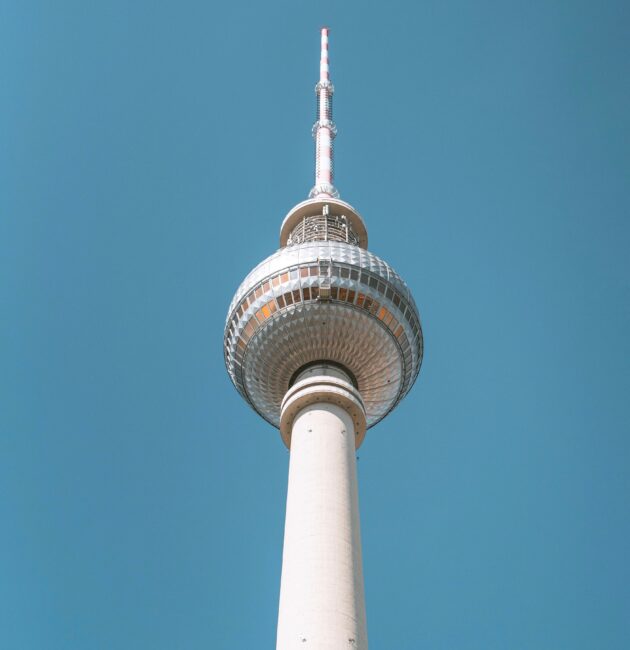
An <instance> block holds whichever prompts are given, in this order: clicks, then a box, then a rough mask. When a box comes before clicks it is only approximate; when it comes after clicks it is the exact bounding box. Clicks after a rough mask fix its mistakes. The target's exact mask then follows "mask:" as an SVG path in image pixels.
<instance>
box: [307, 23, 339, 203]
mask: <svg viewBox="0 0 630 650" xmlns="http://www.w3.org/2000/svg"><path fill="white" fill-rule="evenodd" d="M321 35H322V48H321V56H320V60H319V81H318V83H317V85H316V86H315V95H316V96H317V113H316V116H315V124H313V137H314V138H315V186H314V187H313V189H312V190H311V191H310V194H309V198H311V199H314V198H317V197H320V196H324V197H331V198H338V197H339V192H338V191H337V189H336V188H335V186H334V185H333V140H334V139H335V136H336V135H337V127H336V126H335V123H334V122H333V118H332V98H333V93H334V92H335V88H334V86H333V85H332V82H331V81H330V74H329V68H328V27H322V32H321Z"/></svg>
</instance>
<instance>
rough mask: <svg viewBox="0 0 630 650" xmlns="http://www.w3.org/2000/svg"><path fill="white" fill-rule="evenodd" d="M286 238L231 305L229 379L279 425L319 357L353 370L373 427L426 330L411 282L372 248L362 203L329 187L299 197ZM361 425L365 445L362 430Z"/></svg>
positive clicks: (414, 367) (408, 371)
mask: <svg viewBox="0 0 630 650" xmlns="http://www.w3.org/2000/svg"><path fill="white" fill-rule="evenodd" d="M280 243H281V246H282V247H281V248H280V249H279V250H277V251H276V252H275V253H274V254H273V255H271V256H269V257H268V258H267V259H265V260H263V261H262V262H261V263H260V264H258V266H256V267H255V268H254V269H253V270H252V271H251V272H250V273H249V275H248V276H247V277H246V278H245V280H244V281H243V282H242V283H241V285H240V287H239V288H238V289H237V291H236V294H235V296H234V298H233V300H232V303H231V305H230V308H229V310H228V316H227V321H226V327H225V362H226V366H227V370H228V372H229V374H230V377H231V379H232V382H233V383H234V385H235V387H236V388H237V390H238V391H239V392H240V394H241V395H242V396H243V398H244V399H245V400H246V401H247V402H248V403H249V404H250V405H251V406H252V408H254V410H256V411H257V412H258V413H259V414H260V415H261V416H262V417H263V418H265V420H267V421H268V422H270V423H271V424H273V425H274V426H276V427H279V426H280V412H281V405H282V400H283V398H284V396H285V394H286V393H287V391H288V390H289V388H290V387H291V386H292V383H293V382H294V381H295V378H296V376H297V375H298V374H299V373H300V371H301V370H302V369H304V368H306V367H308V365H309V364H312V363H317V362H326V363H329V364H330V365H332V366H339V367H341V368H342V369H344V370H345V371H346V373H347V374H348V375H349V376H351V377H352V378H353V382H354V383H355V387H356V388H357V389H358V392H359V393H360V395H361V398H362V400H363V405H364V408H365V417H366V426H367V427H368V428H369V427H370V426H373V425H374V424H376V423H377V422H378V421H380V420H381V419H382V418H383V417H385V416H386V415H387V414H388V413H389V412H390V411H391V410H392V409H393V408H394V407H395V406H396V404H398V402H399V401H400V400H401V399H402V398H403V397H404V396H405V395H406V394H407V392H408V391H409V389H410V388H411V386H412V384H413V382H414V381H415V379H416V377H417V375H418V372H419V370H420V364H421V362H422V349H423V343H422V330H421V327H420V319H419V316H418V310H417V308H416V305H415V302H414V299H413V297H412V295H411V292H410V290H409V287H408V286H407V285H406V284H405V282H404V280H403V279H402V278H401V277H400V276H399V275H398V274H397V273H396V271H394V269H393V268H392V267H391V266H390V265H389V264H387V262H385V261H384V260H382V259H380V258H379V257H377V256H376V255H374V254H373V253H370V252H369V251H368V250H366V249H365V246H366V245H367V230H366V228H365V225H364V222H363V219H362V218H361V217H360V215H359V213H358V212H357V211H356V210H355V209H354V208H353V207H352V206H350V205H349V204H347V203H345V202H343V201H341V200H339V199H337V198H333V197H332V196H321V195H320V196H318V197H317V198H315V199H311V200H308V201H305V202H303V203H300V204H299V205H297V206H295V208H293V210H291V211H290V212H289V214H288V215H287V217H286V218H285V220H284V222H283V225H282V229H281V234H280ZM282 433H283V438H284V440H285V442H286V443H287V445H288V444H289V441H288V439H287V436H286V434H285V432H284V431H282ZM357 433H360V435H359V436H358V438H357V446H358V444H360V442H361V440H362V438H363V434H364V431H362V432H357Z"/></svg>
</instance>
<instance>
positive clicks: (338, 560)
mask: <svg viewBox="0 0 630 650" xmlns="http://www.w3.org/2000/svg"><path fill="white" fill-rule="evenodd" d="M304 377H306V378H304ZM282 424H283V425H284V426H281V429H282V430H283V433H285V436H286V437H288V434H289V431H290V450H291V457H290V464H289V487H288V495H287V511H286V524H285V533H284V550H283V556H282V581H281V586H280V610H279V616H278V637H277V646H276V647H277V650H308V649H309V648H311V649H313V650H342V649H343V648H348V649H351V650H367V629H366V619H365V600H364V592H363V570H362V562H361V533H360V526H359V503H358V492H357V473H356V447H358V444H360V442H361V440H362V438H363V435H364V433H365V415H364V411H363V405H362V403H361V398H360V396H359V394H358V392H357V391H356V390H355V389H354V387H353V386H352V384H351V382H350V380H349V378H348V377H347V376H346V374H345V373H343V372H341V371H339V370H337V369H336V368H334V369H333V368H330V367H326V366H324V365H322V366H318V367H315V368H311V369H310V370H308V371H306V372H305V373H302V375H300V376H299V377H298V381H297V382H296V383H295V384H294V386H293V387H292V388H291V389H290V390H289V392H288V393H287V395H286V397H285V400H284V402H283V409H282ZM357 424H358V426H357ZM288 427H290V429H289V431H287V428H288ZM285 439H286V438H285Z"/></svg>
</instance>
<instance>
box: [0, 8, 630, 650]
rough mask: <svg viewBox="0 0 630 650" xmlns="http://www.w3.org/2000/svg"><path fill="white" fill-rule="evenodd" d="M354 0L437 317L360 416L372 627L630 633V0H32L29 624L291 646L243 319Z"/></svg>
mask: <svg viewBox="0 0 630 650" xmlns="http://www.w3.org/2000/svg"><path fill="white" fill-rule="evenodd" d="M322 24H328V25H329V26H330V27H331V30H332V31H331V56H332V78H333V81H334V82H335V85H336V88H337V93H336V96H335V113H336V115H335V117H336V121H337V124H338V126H339V131H340V134H339V137H338V139H337V143H336V144H337V161H336V163H337V164H336V172H337V184H338V186H339V188H340V190H341V193H342V196H343V198H345V199H346V200H348V201H350V202H351V203H353V204H354V205H356V207H357V208H358V209H359V210H360V211H361V212H362V213H363V215H364V217H365V220H366V222H367V224H368V227H369V231H370V242H371V245H370V248H371V250H373V251H374V252H375V253H377V254H378V255H380V256H382V257H384V258H385V259H386V260H388V261H389V262H391V263H392V264H393V265H394V267H395V268H396V269H397V270H398V271H399V272H400V273H401V274H402V275H403V277H405V278H406V280H407V281H408V283H409V285H410V286H411V287H412V289H413V291H414V293H415V296H416V300H417V302H418V305H419V307H420V311H421V316H422V319H423V327H424V332H425V337H426V356H425V362H424V366H423V369H422V371H421V374H420V378H419V380H418V382H417V384H416V386H415V387H414V389H413V391H412V393H411V394H410V395H409V397H408V398H407V399H406V400H405V401H404V402H403V403H402V404H401V405H400V406H399V408H398V409H397V410H396V411H395V412H394V413H393V414H392V415H391V416H390V417H388V418H387V420H386V421H384V422H383V423H381V424H380V425H378V427H376V428H375V429H373V430H371V431H370V432H369V434H368V437H367V439H366V442H365V444H364V446H363V447H362V448H361V450H360V461H359V480H360V501H361V517H362V533H363V546H364V562H365V574H366V596H367V604H368V628H369V635H370V644H371V648H373V650H376V649H380V648H396V649H397V650H415V649H418V648H427V649H429V648H430V649H432V650H452V649H454V648H457V649H458V650H489V649H497V650H505V649H506V648H508V649H510V650H520V649H523V650H525V649H527V650H561V649H564V648H571V649H572V650H582V649H585V650H586V649H594V650H602V649H606V650H627V648H629V647H630V587H629V584H630V564H629V562H628V550H629V548H630V516H629V505H628V504H629V499H630V439H629V434H630V431H629V429H630V426H629V415H630V395H629V385H630V363H629V357H630V342H629V336H628V331H629V328H630V254H629V251H630V225H629V218H630V201H629V198H628V178H629V176H630V147H629V145H630V142H629V138H630V118H629V117H628V116H629V114H630V44H629V39H628V33H629V30H630V5H629V4H628V3H627V2H623V1H619V2H615V1H608V2H582V1H578V0H571V1H565V2H560V1H551V2H550V1H549V0H534V1H532V2H521V3H515V2H507V3H506V2H488V1H480V2H474V3H473V2H463V1H461V2H442V1H440V2H437V1H432V2H391V3H383V2H370V1H367V0H362V1H361V2H358V1H344V2H317V3H315V2H311V3H306V2H295V1H291V2H289V1H286V2H270V3H269V2H266V3H253V2H252V3H242V2H240V3H237V2H234V3H212V2H192V1H188V0H183V1H182V2H177V3H175V2H170V3H169V2H148V1H144V2H133V3H132V2H127V1H124V2H123V1H118V0H114V1H111V2H101V3H91V2H85V0H81V1H76V2H70V1H58V2H17V1H15V0H14V1H12V0H9V2H5V3H3V4H2V6H1V7H0V53H1V56H0V78H1V79H2V82H1V84H0V138H1V142H2V146H1V149H0V181H1V183H0V301H1V302H0V308H1V318H0V355H1V357H0V367H1V369H2V372H1V373H0V522H1V524H0V647H2V648H7V649H11V650H22V649H24V650H31V649H46V650H47V649H53V650H57V649H59V650H62V649H64V650H65V649H72V650H75V649H76V650H85V649H89V650H100V649H102V650H119V649H120V650H122V649H125V650H127V649H137V648H151V650H196V649H202V648H203V649H206V648H212V649H213V650H223V649H225V650H228V649H229V650H234V649H243V650H251V649H252V648H272V647H274V644H275V625H276V617H277V601H278V589H279V583H280V566H281V550H282V549H281V546H282V535H283V523H284V502H285V497H286V480H287V461H288V454H287V452H286V450H285V449H284V447H283V446H282V443H281V441H280V438H279V435H278V433H277V431H275V430H274V429H272V428H270V426H268V425H267V424H266V423H265V422H264V421H262V420H261V419H260V418H259V417H257V416H256V415H255V414H254V413H253V412H252V411H250V410H249V409H248V408H247V407H246V406H245V404H244V403H243V402H242V401H241V399H240V397H239V396H238V395H237V393H236V391H235V390H234V389H233V387H232V385H231V384H230V382H229V379H228V376H227V374H226V372H225V370H224V366H223V356H222V335H223V324H224V319H225V314H226V310H227V307H228V304H229V302H230V299H231V296H232V294H233V292H234V291H235V289H236V287H237V286H238V284H239V283H240V281H241V280H242V278H243V277H244V276H245V274H246V273H247V272H248V271H249V270H250V268H251V267H253V266H254V265H255V264H256V263H257V262H258V261H260V260H261V259H262V258H264V257H266V256H267V255H268V254H270V253H272V252H273V251H274V250H275V248H276V247H277V245H278V233H279V227H280V223H281V220H282V218H283V216H284V215H285V213H286V212H287V211H288V209H289V208H290V207H291V206H292V205H293V204H295V203H297V202H298V201H300V200H302V199H303V198H305V196H306V194H307V192H308V190H309V189H310V187H311V186H312V183H313V143H312V140H311V138H310V127H311V122H312V119H313V115H314V95H313V86H314V84H315V82H316V80H317V74H318V47H319V40H318V39H319V35H318V30H319V27H320V26H321V25H322ZM373 133H377V134H378V135H377V136H376V137H371V134H373Z"/></svg>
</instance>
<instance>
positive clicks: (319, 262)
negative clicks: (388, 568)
mask: <svg viewBox="0 0 630 650" xmlns="http://www.w3.org/2000/svg"><path fill="white" fill-rule="evenodd" d="M319 71H320V74H319V82H318V83H317V85H316V86H315V94H316V96H317V113H316V121H315V124H314V125H313V136H314V138H315V143H316V156H315V185H314V187H313V189H312V190H311V192H310V194H309V198H308V199H307V200H306V201H303V202H302V203H299V204H298V205H296V206H295V207H294V208H292V209H291V210H290V211H289V213H288V214H287V216H286V217H285V219H284V221H283V222H282V226H281V228H280V249H279V250H277V251H276V252H275V253H274V254H273V255H271V256H270V257H268V258H267V259H265V260H264V261H263V262H261V263H260V264H259V265H258V266H256V267H255V268H254V270H253V271H251V273H250V274H249V275H248V276H247V277H246V278H245V280H244V281H243V282H242V284H241V286H240V287H239V288H238V289H237V291H236V294H235V296H234V298H233V300H232V304H231V305H230V308H229V310H228V316H227V321H226V325H225V337H224V347H225V364H226V366H227V370H228V373H229V374H230V378H231V379H232V382H233V383H234V386H235V387H236V389H237V390H238V391H239V393H240V394H241V395H242V397H243V398H244V399H245V401H246V402H247V403H248V404H249V405H250V406H251V407H252V408H253V409H254V410H255V411H256V412H257V413H259V414H260V415H261V416H262V417H263V418H265V420H267V422H269V423H270V424H272V425H273V426H275V427H278V428H279V429H280V435H281V436H282V440H283V441H284V444H285V445H286V446H287V447H288V448H289V450H290V461H289V486H288V493H287V510H286V522H285V533H284V549H283V555H282V580H281V585H280V607H279V616H278V634H277V646H276V647H277V650H308V649H309V648H311V649H314V650H341V649H342V648H348V649H351V650H365V649H366V648H367V629H366V620H365V602H364V594H363V570H362V562H361V537H360V529H359V505H358V493H357V474H356V449H358V448H359V446H360V445H361V443H362V442H363V439H364V437H365V432H366V429H368V428H370V427H371V426H373V425H375V424H376V423H377V422H379V421H380V420H382V419H383V418H384V417H385V416H386V415H387V414H388V413H389V412H390V411H391V410H392V409H393V408H394V407H395V406H396V405H397V404H398V403H399V402H400V400H401V399H402V398H403V397H404V396H405V395H406V394H407V393H408V392H409V390H410V388H411V386H412V384H413V383H414V381H415V379H416V377H417V375H418V372H419V370H420V364H421V362H422V351H423V342H422V330H421V327H420V319H419V316H418V310H417V308H416V305H415V302H414V300H413V297H412V295H411V291H410V290H409V288H408V287H407V285H406V284H405V282H404V281H403V279H402V278H401V277H400V276H399V275H398V274H397V273H396V272H395V271H394V269H392V267H391V266H389V264H387V263H386V262H384V261H383V260H382V259H380V258H379V257H377V256H376V255H374V254H373V253H370V252H369V251H368V250H367V243H368V236H367V230H366V227H365V223H364V221H363V219H362V217H361V215H360V214H359V213H358V212H357V211H356V210H355V209H354V208H353V207H352V206H351V205H349V204H348V203H346V202H344V201H342V200H340V199H339V193H338V192H337V190H336V189H335V186H334V185H333V141H334V138H335V135H336V134H337V130H336V127H335V124H334V122H333V114H332V98H333V93H334V88H333V85H332V83H331V81H330V76H329V68H328V29H327V28H325V27H324V28H323V29H322V30H321V58H320V68H319Z"/></svg>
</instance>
